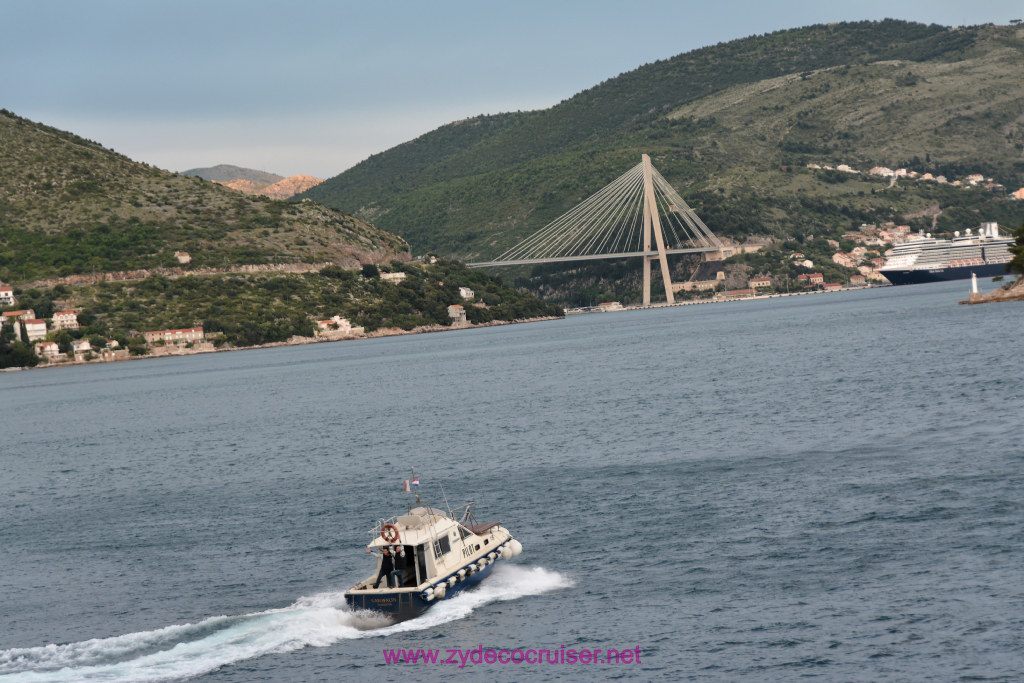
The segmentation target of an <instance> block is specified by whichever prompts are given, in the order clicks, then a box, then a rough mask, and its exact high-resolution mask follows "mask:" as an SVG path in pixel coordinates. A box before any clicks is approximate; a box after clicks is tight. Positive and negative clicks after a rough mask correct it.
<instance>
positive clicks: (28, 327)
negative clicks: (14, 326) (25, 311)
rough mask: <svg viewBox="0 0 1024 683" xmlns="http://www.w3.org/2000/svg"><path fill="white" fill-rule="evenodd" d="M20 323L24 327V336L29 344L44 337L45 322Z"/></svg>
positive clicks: (24, 321) (26, 321) (23, 321)
mask: <svg viewBox="0 0 1024 683" xmlns="http://www.w3.org/2000/svg"><path fill="white" fill-rule="evenodd" d="M21 322H22V324H23V325H24V326H25V336H27V337H28V340H29V341H30V342H34V341H35V340H37V339H43V338H44V337H46V321H45V320H22V321H21Z"/></svg>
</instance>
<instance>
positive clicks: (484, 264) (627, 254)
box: [466, 247, 721, 268]
mask: <svg viewBox="0 0 1024 683" xmlns="http://www.w3.org/2000/svg"><path fill="white" fill-rule="evenodd" d="M714 251H721V247H693V248H687V249H666V250H665V253H666V254H701V253H710V252H714ZM636 256H646V257H648V258H656V257H657V256H658V252H657V251H624V252H619V253H615V254H582V255H579V256H556V257H552V258H532V259H530V258H528V259H511V260H508V261H478V262H476V263H467V264H466V266H467V267H468V268H496V267H498V266H530V265H536V264H540V263H563V262H569V261H596V260H599V259H620V258H633V257H636Z"/></svg>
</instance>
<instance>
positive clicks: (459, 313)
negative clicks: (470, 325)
mask: <svg viewBox="0 0 1024 683" xmlns="http://www.w3.org/2000/svg"><path fill="white" fill-rule="evenodd" d="M448 317H449V318H451V319H452V322H453V323H455V324H458V323H464V322H466V309H465V308H463V307H462V305H461V304H452V305H451V306H449V307H448Z"/></svg>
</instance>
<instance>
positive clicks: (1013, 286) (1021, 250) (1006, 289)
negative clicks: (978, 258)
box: [960, 225, 1024, 304]
mask: <svg viewBox="0 0 1024 683" xmlns="http://www.w3.org/2000/svg"><path fill="white" fill-rule="evenodd" d="M1013 236H1014V238H1015V239H1016V243H1015V244H1014V246H1012V247H1010V253H1012V254H1013V259H1012V260H1011V261H1010V262H1009V263H1008V264H1006V270H1007V272H1009V273H1016V274H1017V279H1016V280H1015V281H1013V282H1009V283H1007V284H1005V285H1003V286H1002V287H1000V288H999V289H995V290H992V291H991V292H985V293H982V292H971V294H970V297H969V298H968V299H967V301H961V302H960V303H962V304H987V303H994V302H997V301H1024V225H1022V226H1020V227H1019V228H1017V229H1016V230H1015V231H1014V232H1013Z"/></svg>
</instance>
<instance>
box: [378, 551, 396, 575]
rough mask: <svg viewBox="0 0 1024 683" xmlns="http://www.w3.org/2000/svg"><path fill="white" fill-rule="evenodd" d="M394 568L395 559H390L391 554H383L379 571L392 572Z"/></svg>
mask: <svg viewBox="0 0 1024 683" xmlns="http://www.w3.org/2000/svg"><path fill="white" fill-rule="evenodd" d="M394 570H395V561H394V560H392V559H391V555H390V554H388V555H385V556H384V559H383V560H381V563H380V571H381V572H382V573H386V572H392V571H394Z"/></svg>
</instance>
